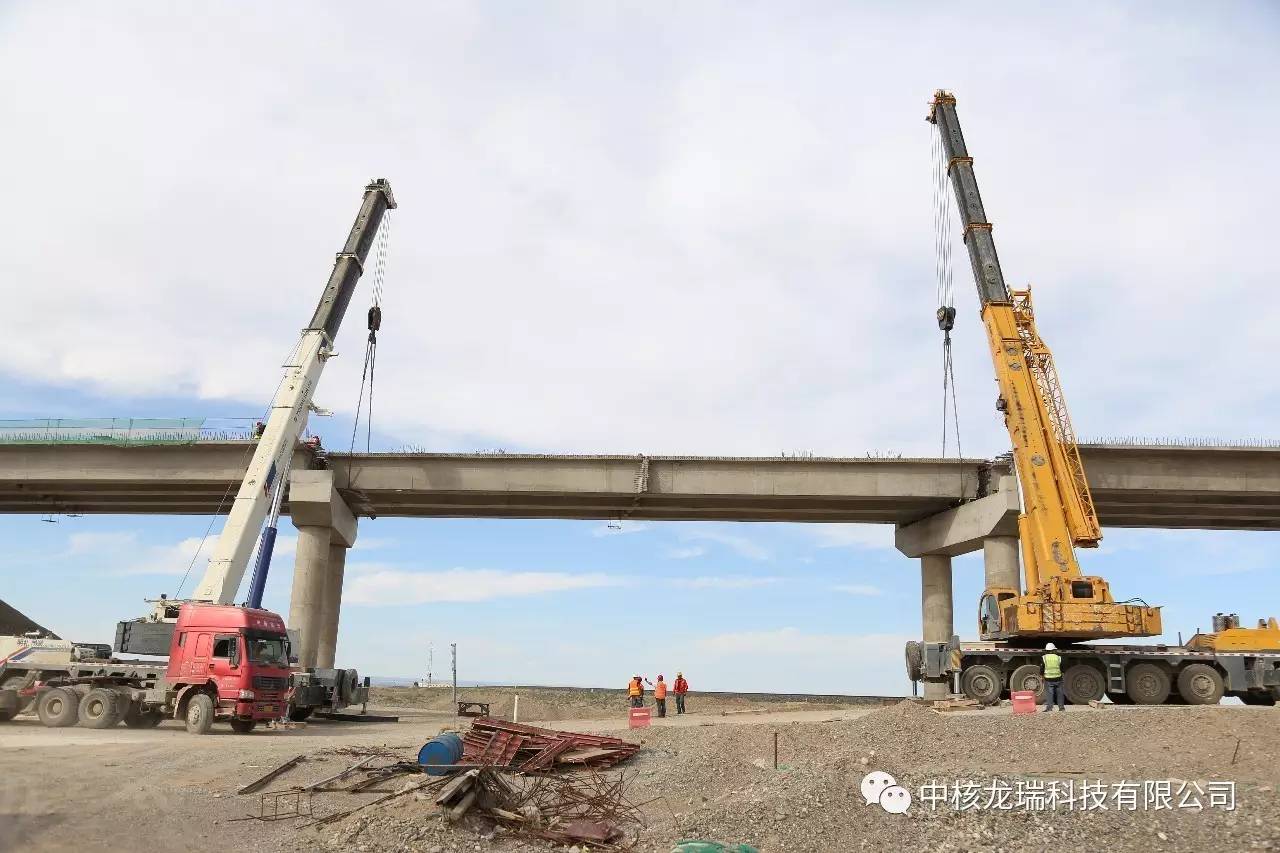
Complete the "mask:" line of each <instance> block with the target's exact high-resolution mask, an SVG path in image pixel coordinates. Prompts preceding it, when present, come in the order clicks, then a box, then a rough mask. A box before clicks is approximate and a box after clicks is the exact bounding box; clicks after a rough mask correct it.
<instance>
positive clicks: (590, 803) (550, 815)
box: [436, 767, 644, 850]
mask: <svg viewBox="0 0 1280 853" xmlns="http://www.w3.org/2000/svg"><path fill="white" fill-rule="evenodd" d="M511 773H512V771H511V769H510V768H496V767H477V768H475V769H472V770H467V771H464V772H461V773H459V774H457V775H455V776H454V777H453V778H452V779H451V780H449V782H448V783H447V784H445V785H444V787H443V788H442V789H441V790H440V793H439V795H437V797H436V804H437V805H440V806H443V807H444V808H446V809H447V810H448V816H449V819H450V820H459V819H461V818H462V817H464V816H465V815H467V814H469V813H470V814H477V813H478V814H481V815H482V816H484V817H488V818H491V819H493V820H495V821H498V822H500V823H502V824H503V825H504V826H506V827H507V829H508V830H509V831H511V832H514V833H516V834H519V835H524V836H526V837H531V838H541V839H545V840H547V841H555V842H559V843H564V844H573V843H585V844H588V845H591V846H592V847H595V848H597V849H604V850H629V849H631V848H632V846H633V845H634V843H635V841H636V840H637V839H638V837H639V833H640V829H641V828H642V827H643V826H644V815H643V813H642V812H641V811H640V807H639V806H637V805H633V804H632V803H630V802H628V801H627V799H626V796H625V790H626V781H625V780H624V779H623V778H622V776H621V775H619V776H617V777H614V778H609V777H606V776H603V775H601V774H599V773H597V772H595V771H594V770H590V771H589V772H587V773H578V774H574V775H572V776H537V777H520V776H515V775H510V774H511Z"/></svg>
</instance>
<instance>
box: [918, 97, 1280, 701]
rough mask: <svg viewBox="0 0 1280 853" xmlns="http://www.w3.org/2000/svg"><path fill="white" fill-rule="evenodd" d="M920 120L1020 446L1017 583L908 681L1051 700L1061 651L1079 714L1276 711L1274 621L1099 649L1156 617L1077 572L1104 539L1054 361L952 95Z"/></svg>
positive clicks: (1146, 632) (1278, 656) (1152, 627)
mask: <svg viewBox="0 0 1280 853" xmlns="http://www.w3.org/2000/svg"><path fill="white" fill-rule="evenodd" d="M926 118H927V120H928V121H929V122H930V123H932V124H933V125H934V128H935V129H936V132H937V134H938V142H939V145H938V147H937V149H936V150H937V151H939V152H940V153H941V156H942V158H943V160H945V163H939V164H938V167H939V174H940V175H942V176H943V179H944V180H945V181H947V182H949V183H950V185H951V188H952V190H953V192H954V197H955V201H956V207H957V209H958V210H959V214H960V220H961V223H962V226H963V231H962V233H963V238H964V243H965V247H966V250H967V254H968V256H969V262H970V266H971V268H972V271H973V277H974V282H975V284H976V285H977V289H978V301H979V304H980V306H981V315H982V322H983V326H984V328H985V330H986V335H987V340H988V344H989V349H990V353H991V358H992V362H993V364H994V366H995V373H996V381H997V384H998V386H999V389H1000V395H999V397H998V398H997V401H996V409H997V411H998V412H999V413H1000V414H1001V415H1002V416H1003V418H1004V422H1005V427H1006V429H1007V430H1008V433H1009V438H1010V441H1011V443H1012V445H1013V451H1012V458H1013V467H1014V469H1015V473H1016V474H1017V481H1018V490H1019V493H1020V496H1021V511H1020V513H1019V516H1018V539H1019V543H1020V547H1019V551H1020V563H1021V573H1020V575H1021V584H1022V585H1021V587H1020V588H1018V587H1007V586H994V587H990V588H988V589H986V590H984V591H983V594H982V597H981V598H980V600H979V603H978V634H979V637H980V641H979V642H961V641H960V639H959V637H958V636H953V637H952V638H951V640H950V641H948V642H945V643H944V642H925V643H921V642H914V641H913V642H910V643H908V644H907V647H906V664H907V676H908V678H910V679H911V680H912V681H922V680H924V681H933V682H939V681H941V682H945V683H947V684H949V685H950V687H951V690H952V692H956V693H963V694H965V695H966V696H968V697H969V698H971V699H974V700H977V701H979V702H982V703H993V702H996V701H998V700H999V699H1000V698H1001V697H1004V696H1008V695H1009V693H1010V692H1011V691H1023V690H1026V691H1033V692H1035V693H1036V696H1037V699H1038V700H1043V697H1044V680H1043V677H1042V670H1041V666H1040V659H1041V657H1042V655H1043V653H1044V647H1045V645H1046V644H1047V643H1049V642H1053V643H1054V644H1055V645H1056V646H1057V647H1058V653H1059V654H1060V655H1061V656H1062V663H1063V674H1062V687H1063V693H1064V694H1065V696H1066V698H1067V700H1068V701H1070V702H1072V703H1075V704H1085V703H1088V702H1091V701H1098V700H1101V699H1102V698H1103V697H1104V696H1108V697H1110V698H1111V699H1112V701H1114V702H1117V703H1136V704H1142V705H1158V704H1163V703H1182V702H1185V703H1191V704H1215V703H1217V702H1219V701H1220V700H1221V699H1222V697H1223V696H1224V695H1226V696H1235V697H1237V698H1239V699H1240V700H1241V701H1242V702H1244V703H1246V704H1251V705H1274V704H1275V703H1276V701H1277V699H1278V698H1280V627H1278V626H1277V623H1276V620H1275V619H1274V618H1269V619H1259V620H1258V622H1257V625H1256V627H1242V626H1241V624H1240V619H1239V616H1238V615H1237V614H1234V613H1218V614H1215V616H1214V617H1213V622H1212V627H1213V630H1212V631H1209V632H1205V633H1199V632H1197V633H1196V634H1195V635H1194V636H1193V637H1192V638H1191V639H1190V640H1189V641H1187V642H1186V643H1185V644H1183V643H1181V642H1179V643H1178V644H1177V645H1170V644H1159V643H1157V644H1150V645H1146V644H1132V643H1115V644H1105V643H1103V644H1095V643H1093V642H1092V641H1095V640H1108V639H1112V640H1114V639H1120V640H1127V639H1131V638H1140V637H1154V636H1159V635H1161V634H1162V633H1163V626H1162V622H1161V615H1160V608H1159V607H1153V606H1151V605H1149V604H1147V603H1146V602H1145V601H1143V600H1142V599H1139V598H1130V599H1128V600H1124V601H1116V600H1115V598H1114V597H1113V595H1112V593H1111V588H1110V586H1109V584H1108V583H1107V581H1106V580H1105V579H1104V578H1102V577H1099V576H1096V575H1085V574H1084V573H1083V571H1082V570H1081V567H1080V564H1079V562H1078V560H1077V557H1076V552H1075V549H1076V548H1077V547H1080V548H1095V547H1097V546H1098V544H1099V543H1100V542H1101V540H1102V528H1101V525H1100V524H1099V521H1098V515H1097V512H1096V511H1095V509H1094V505H1093V499H1092V496H1091V495H1090V492H1089V484H1088V480H1087V478H1086V477H1085V470H1084V465H1083V463H1082V461H1081V457H1080V451H1079V446H1078V444H1077V442H1076V437H1075V432H1074V429H1073V428H1072V425H1071V419H1070V416H1069V414H1068V411H1067V404H1066V397H1065V395H1064V393H1063V390H1062V384H1061V380H1060V378H1059V376H1058V372H1057V369H1056V367H1055V366H1054V362H1053V355H1052V353H1051V352H1050V350H1049V347H1048V345H1047V344H1046V343H1045V342H1044V339H1043V338H1041V336H1040V334H1039V331H1038V330H1037V327H1036V317H1035V312H1034V310H1033V308H1032V303H1031V290H1030V288H1029V287H1028V288H1026V289H1022V290H1018V289H1012V288H1010V287H1008V286H1007V285H1006V284H1005V279H1004V273H1003V271H1002V270H1001V267H1000V260H999V257H998V256H997V254H996V248H995V242H994V240H993V238H992V227H991V223H990V222H989V221H988V219H987V216H986V211H985V208H984V207H983V204H982V196H981V195H980V194H979V192H978V183H977V178H976V177H975V175H974V170H973V157H972V156H970V153H969V149H968V147H967V146H966V144H965V140H964V134H963V133H962V131H961V129H960V120H959V118H958V116H957V114H956V99H955V96H954V95H952V94H951V93H949V92H947V91H945V90H941V89H940V90H938V91H937V92H936V93H935V95H934V98H933V102H932V105H931V108H930V111H929V114H928V116H927V117H926ZM942 192H943V193H945V189H943V190H942ZM941 200H942V202H943V203H944V204H945V197H943V198H942V199H941ZM954 316H955V309H954V308H953V307H951V306H949V305H945V304H944V305H943V306H941V307H939V309H938V312H937V317H938V323H939V327H940V328H942V329H943V331H944V332H949V330H950V323H952V322H953V321H954Z"/></svg>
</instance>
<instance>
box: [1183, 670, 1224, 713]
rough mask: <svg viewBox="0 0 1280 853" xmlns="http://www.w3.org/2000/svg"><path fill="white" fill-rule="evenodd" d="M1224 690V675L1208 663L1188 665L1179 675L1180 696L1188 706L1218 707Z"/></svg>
mask: <svg viewBox="0 0 1280 853" xmlns="http://www.w3.org/2000/svg"><path fill="white" fill-rule="evenodd" d="M1224 689H1225V686H1224V685H1223V683H1222V673H1220V672H1218V670H1216V669H1214V668H1213V667H1211V666H1209V665H1208V664H1207V663H1193V664H1188V665H1187V666H1185V667H1183V668H1182V672H1180V673H1178V695H1179V696H1181V697H1182V698H1183V699H1185V700H1186V701H1187V704H1188V705H1217V704H1218V702H1219V701H1220V700H1221V699H1222V693H1223V690H1224Z"/></svg>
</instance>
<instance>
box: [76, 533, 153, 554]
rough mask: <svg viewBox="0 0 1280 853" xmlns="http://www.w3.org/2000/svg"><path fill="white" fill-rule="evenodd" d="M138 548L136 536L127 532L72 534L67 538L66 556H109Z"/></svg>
mask: <svg viewBox="0 0 1280 853" xmlns="http://www.w3.org/2000/svg"><path fill="white" fill-rule="evenodd" d="M137 546H138V534H137V533H133V532H129V531H111V532H105V533H98V532H82V533H72V534H71V535H70V536H68V537H67V554H69V555H75V554H110V553H112V552H115V551H118V550H120V549H126V550H127V549H132V548H136V547H137Z"/></svg>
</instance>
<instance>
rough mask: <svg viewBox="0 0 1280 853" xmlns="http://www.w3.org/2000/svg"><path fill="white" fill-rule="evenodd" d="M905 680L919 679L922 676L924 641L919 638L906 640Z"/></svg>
mask: <svg viewBox="0 0 1280 853" xmlns="http://www.w3.org/2000/svg"><path fill="white" fill-rule="evenodd" d="M906 652H907V680H908V681H920V680H921V679H922V678H924V643H922V642H920V641H919V640H908V641H907V649H906Z"/></svg>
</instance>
